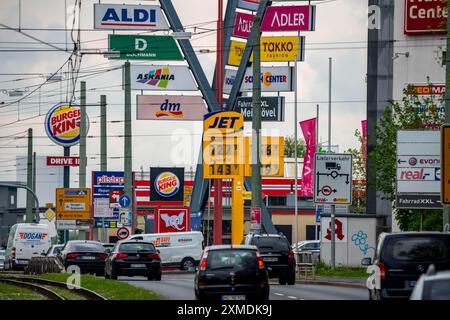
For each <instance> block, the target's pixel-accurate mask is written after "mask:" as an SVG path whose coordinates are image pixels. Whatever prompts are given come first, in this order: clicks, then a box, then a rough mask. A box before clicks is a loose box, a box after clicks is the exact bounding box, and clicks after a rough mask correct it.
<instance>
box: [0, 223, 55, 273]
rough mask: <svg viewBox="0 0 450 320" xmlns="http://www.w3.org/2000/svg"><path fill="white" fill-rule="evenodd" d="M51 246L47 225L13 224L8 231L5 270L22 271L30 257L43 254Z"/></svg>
mask: <svg viewBox="0 0 450 320" xmlns="http://www.w3.org/2000/svg"><path fill="white" fill-rule="evenodd" d="M51 246H52V239H51V237H50V229H49V226H48V225H47V224H37V223H18V224H15V225H13V226H12V227H11V229H10V231H9V236H8V243H7V246H6V251H5V269H8V270H9V269H13V270H15V269H23V268H24V267H25V266H27V265H28V262H29V261H30V259H31V258H32V257H39V256H41V255H42V254H43V253H44V254H45V253H46V252H47V251H48V249H49V248H50V247H51Z"/></svg>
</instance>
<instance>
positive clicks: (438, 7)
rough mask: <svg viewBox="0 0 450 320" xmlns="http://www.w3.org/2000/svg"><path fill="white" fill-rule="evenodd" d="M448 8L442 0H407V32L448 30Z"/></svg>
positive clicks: (419, 32) (421, 33)
mask: <svg viewBox="0 0 450 320" xmlns="http://www.w3.org/2000/svg"><path fill="white" fill-rule="evenodd" d="M447 17H448V13H447V8H446V4H445V3H444V1H441V0H434V1H430V0H428V1H427V0H405V34H407V35H423V34H440V33H446V32H447Z"/></svg>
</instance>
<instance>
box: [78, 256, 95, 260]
mask: <svg viewBox="0 0 450 320" xmlns="http://www.w3.org/2000/svg"><path fill="white" fill-rule="evenodd" d="M80 258H81V259H83V260H95V257H94V256H81V257H80Z"/></svg>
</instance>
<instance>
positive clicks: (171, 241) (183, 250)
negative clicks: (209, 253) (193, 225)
mask: <svg viewBox="0 0 450 320" xmlns="http://www.w3.org/2000/svg"><path fill="white" fill-rule="evenodd" d="M133 239H134V240H143V241H148V242H151V243H153V245H154V246H155V247H156V249H157V250H159V252H160V254H159V255H160V257H161V263H162V265H163V266H176V267H179V268H180V269H181V270H189V269H192V268H195V266H196V265H197V264H198V262H199V261H200V258H201V256H202V253H203V234H202V233H201V232H199V231H190V232H168V233H147V234H136V235H132V236H130V237H129V238H128V239H127V240H133Z"/></svg>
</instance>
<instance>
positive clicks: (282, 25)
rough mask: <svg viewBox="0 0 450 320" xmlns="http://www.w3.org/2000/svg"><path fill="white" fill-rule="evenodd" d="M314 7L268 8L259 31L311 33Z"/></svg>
mask: <svg viewBox="0 0 450 320" xmlns="http://www.w3.org/2000/svg"><path fill="white" fill-rule="evenodd" d="M314 29H315V6H285V7H268V8H267V10H266V14H265V15H264V19H263V20H262V22H261V31H269V32H272V31H313V30H314Z"/></svg>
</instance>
